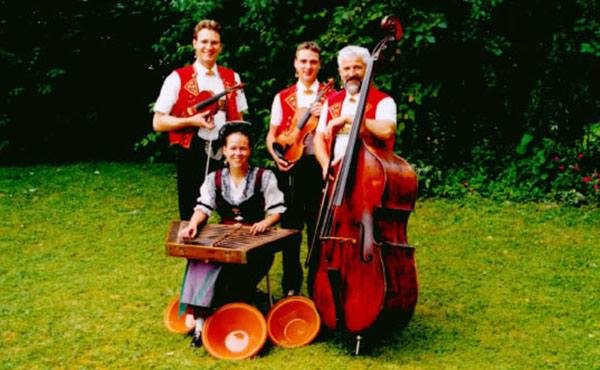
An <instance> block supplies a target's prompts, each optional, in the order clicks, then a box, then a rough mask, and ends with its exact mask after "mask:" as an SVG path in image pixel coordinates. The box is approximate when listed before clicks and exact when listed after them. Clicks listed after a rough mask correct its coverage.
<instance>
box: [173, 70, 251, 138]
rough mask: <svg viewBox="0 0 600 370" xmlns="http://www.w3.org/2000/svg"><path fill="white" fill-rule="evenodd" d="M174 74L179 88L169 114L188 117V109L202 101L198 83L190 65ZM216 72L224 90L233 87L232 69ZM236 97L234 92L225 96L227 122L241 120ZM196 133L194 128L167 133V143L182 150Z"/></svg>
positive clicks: (233, 75)
mask: <svg viewBox="0 0 600 370" xmlns="http://www.w3.org/2000/svg"><path fill="white" fill-rule="evenodd" d="M175 72H177V74H178V75H179V80H180V81H181V88H180V89H179V96H178V98H177V102H175V104H174V105H173V108H172V109H171V114H172V115H173V116H175V117H189V116H190V113H189V112H188V108H189V107H191V106H193V105H196V104H198V103H200V102H201V101H202V99H201V98H200V97H199V93H200V88H199V87H198V82H197V80H196V71H195V70H194V66H193V65H192V64H190V65H189V66H185V67H183V68H179V69H177V70H175ZM217 72H218V73H219V77H220V78H221V80H222V81H223V86H224V87H225V90H227V89H230V88H232V87H233V86H235V72H234V71H233V70H232V69H227V68H223V67H221V66H217ZM236 97H237V93H236V92H235V91H232V92H231V93H229V94H227V95H225V105H226V111H225V115H226V117H227V118H226V119H227V120H228V121H235V120H240V119H241V115H240V113H239V112H238V111H237V103H236ZM197 131H198V129H197V128H194V127H187V128H185V129H182V130H177V131H169V142H170V143H171V144H172V145H173V144H178V145H181V146H183V147H184V148H189V147H190V144H191V142H192V138H193V137H194V135H195V134H196V132H197Z"/></svg>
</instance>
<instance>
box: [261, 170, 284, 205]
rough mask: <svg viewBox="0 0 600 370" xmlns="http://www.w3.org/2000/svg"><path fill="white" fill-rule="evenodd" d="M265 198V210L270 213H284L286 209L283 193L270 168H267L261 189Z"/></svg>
mask: <svg viewBox="0 0 600 370" xmlns="http://www.w3.org/2000/svg"><path fill="white" fill-rule="evenodd" d="M260 190H261V192H262V193H263V197H264V198H265V212H267V214H268V215H272V214H276V213H283V212H285V210H286V207H285V203H284V201H283V193H282V192H281V190H279V188H278V187H277V178H276V177H275V174H273V172H271V171H270V170H265V171H264V172H263V177H262V188H261V189H260Z"/></svg>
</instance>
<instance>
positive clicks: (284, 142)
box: [273, 78, 334, 164]
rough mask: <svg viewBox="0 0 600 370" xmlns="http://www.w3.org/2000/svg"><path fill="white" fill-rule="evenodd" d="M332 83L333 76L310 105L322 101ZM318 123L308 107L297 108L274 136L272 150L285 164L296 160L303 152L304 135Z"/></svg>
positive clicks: (311, 130)
mask: <svg viewBox="0 0 600 370" xmlns="http://www.w3.org/2000/svg"><path fill="white" fill-rule="evenodd" d="M333 83H334V80H333V78H330V79H329V81H328V82H327V85H325V86H324V87H323V89H321V91H320V92H319V94H318V95H317V98H316V99H315V101H313V102H312V103H311V106H312V105H313V104H315V103H317V102H320V103H323V101H324V98H325V94H326V93H327V92H328V91H329V90H331V89H332V88H333ZM318 123H319V120H318V118H315V117H313V116H312V115H311V113H310V107H309V108H299V109H297V110H296V113H295V114H294V118H293V119H292V124H291V125H290V127H289V128H288V129H287V130H286V131H285V132H282V133H281V134H279V135H277V137H275V140H274V142H273V152H274V153H275V155H277V156H278V157H279V158H280V159H282V160H284V161H285V162H286V163H287V164H290V163H294V162H297V161H298V160H299V159H300V158H301V157H302V153H304V147H305V145H304V142H305V140H306V137H307V136H308V134H310V133H311V132H313V131H314V129H315V128H316V127H317V124H318Z"/></svg>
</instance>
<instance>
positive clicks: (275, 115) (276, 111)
mask: <svg viewBox="0 0 600 370" xmlns="http://www.w3.org/2000/svg"><path fill="white" fill-rule="evenodd" d="M282 120H283V112H282V110H281V98H280V97H279V94H277V95H275V98H274V99H273V104H271V126H279V125H280V124H281V121H282Z"/></svg>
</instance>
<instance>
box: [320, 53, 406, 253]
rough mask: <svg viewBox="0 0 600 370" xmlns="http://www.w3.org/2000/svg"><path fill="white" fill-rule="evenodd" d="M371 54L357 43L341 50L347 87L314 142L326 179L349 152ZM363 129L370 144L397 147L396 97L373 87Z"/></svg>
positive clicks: (328, 108)
mask: <svg viewBox="0 0 600 370" xmlns="http://www.w3.org/2000/svg"><path fill="white" fill-rule="evenodd" d="M370 57H371V56H370V54H369V50H367V49H366V48H363V47H360V46H353V45H349V46H346V47H345V48H343V49H342V50H340V52H339V53H338V71H339V73H340V77H341V79H342V82H343V83H344V90H342V91H339V92H337V93H335V94H333V95H331V96H329V98H328V99H327V102H325V104H324V105H323V114H322V115H321V118H320V120H319V124H318V126H317V130H316V131H317V133H316V134H315V142H314V145H315V156H316V157H317V160H318V161H319V164H320V165H321V169H322V174H323V178H325V177H326V176H327V171H328V170H329V168H330V167H335V166H336V165H337V164H338V163H339V162H340V160H341V159H342V157H343V156H344V153H345V151H346V146H347V145H348V136H349V133H350V128H351V126H352V122H353V120H354V114H355V113H356V109H357V103H358V100H359V97H360V88H361V85H362V83H363V79H364V76H365V72H366V67H367V64H368V60H369V58H370ZM363 129H364V132H365V133H364V135H365V136H364V139H365V142H366V143H367V145H368V144H369V141H373V140H377V141H382V142H383V143H385V146H386V147H387V148H388V149H389V150H394V138H395V136H396V103H395V102H394V99H392V97H390V96H389V95H387V94H385V93H383V92H381V91H379V90H377V89H376V88H374V87H373V86H370V89H369V95H368V100H367V104H366V107H365V120H364V128H363ZM333 138H335V147H334V148H333V155H332V148H330V146H329V143H331V141H332V139H333ZM332 156H333V159H332ZM314 253H315V251H313V254H314ZM317 254H318V253H317Z"/></svg>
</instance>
